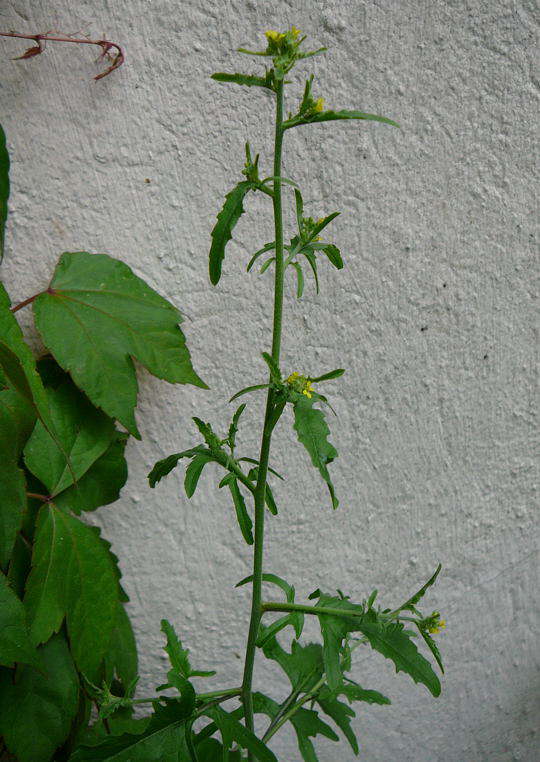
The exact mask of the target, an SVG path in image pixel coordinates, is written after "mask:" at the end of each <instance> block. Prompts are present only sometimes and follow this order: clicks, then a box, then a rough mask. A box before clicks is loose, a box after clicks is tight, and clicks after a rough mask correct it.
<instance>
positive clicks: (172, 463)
mask: <svg viewBox="0 0 540 762" xmlns="http://www.w3.org/2000/svg"><path fill="white" fill-rule="evenodd" d="M202 452H207V453H208V454H210V450H207V449H206V447H204V446H203V445H197V447H192V448H191V449H189V450H184V451H183V452H176V453H173V454H172V455H167V457H166V458H163V459H162V460H158V462H157V463H156V464H155V466H154V467H153V469H152V470H151V471H150V473H149V474H148V481H149V483H150V486H151V487H155V486H156V484H157V483H158V482H159V481H161V480H162V479H163V477H164V476H167V475H168V474H170V473H171V471H172V470H173V469H175V468H176V466H177V465H178V463H179V461H180V460H181V459H182V458H194V457H195V456H196V455H198V454H199V453H202Z"/></svg>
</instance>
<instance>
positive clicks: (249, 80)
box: [210, 71, 273, 90]
mask: <svg viewBox="0 0 540 762" xmlns="http://www.w3.org/2000/svg"><path fill="white" fill-rule="evenodd" d="M210 78H211V79H215V80H216V82H230V83H232V84H235V85H246V87H266V88H268V89H269V90H273V86H272V77H271V74H270V72H268V74H267V75H266V77H257V76H255V75H254V74H228V73H227V72H222V71H218V72H216V73H215V74H211V75H210Z"/></svg>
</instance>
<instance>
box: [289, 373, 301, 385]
mask: <svg viewBox="0 0 540 762" xmlns="http://www.w3.org/2000/svg"><path fill="white" fill-rule="evenodd" d="M299 375H300V374H299V373H297V372H296V371H294V373H291V375H290V376H289V378H288V379H287V383H288V384H294V382H295V381H296V379H297V378H298V376H299Z"/></svg>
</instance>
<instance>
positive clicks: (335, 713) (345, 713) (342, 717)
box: [317, 691, 358, 754]
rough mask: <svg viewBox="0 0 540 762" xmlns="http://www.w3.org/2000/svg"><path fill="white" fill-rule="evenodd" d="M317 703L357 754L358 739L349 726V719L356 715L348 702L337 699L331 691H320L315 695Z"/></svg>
mask: <svg viewBox="0 0 540 762" xmlns="http://www.w3.org/2000/svg"><path fill="white" fill-rule="evenodd" d="M317 703H318V704H319V706H320V707H321V709H322V710H323V712H324V713H325V714H327V715H328V716H329V717H331V718H332V719H333V720H334V722H335V723H336V725H337V726H338V728H339V729H340V730H341V732H342V733H343V735H344V736H345V738H346V739H347V741H348V742H349V744H350V746H351V749H352V750H353V751H354V753H355V754H358V741H357V740H356V736H355V734H354V732H353V729H352V728H351V719H352V718H353V717H356V713H355V711H354V710H353V709H351V707H350V706H349V705H348V704H344V703H343V702H342V701H339V700H338V699H337V698H336V697H335V696H334V695H333V694H332V692H331V691H321V692H320V693H319V694H318V696H317Z"/></svg>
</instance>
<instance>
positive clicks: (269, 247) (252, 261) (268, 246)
mask: <svg viewBox="0 0 540 762" xmlns="http://www.w3.org/2000/svg"><path fill="white" fill-rule="evenodd" d="M275 248H276V242H275V241H272V242H271V243H266V244H265V245H264V246H263V247H262V249H259V251H256V252H255V254H254V255H253V256H252V257H251V259H250V260H249V262H248V266H247V267H246V271H247V272H249V271H250V270H251V268H252V267H253V265H254V264H255V262H256V261H257V260H258V259H259V257H261V256H262V255H263V254H266V252H267V251H271V250H272V249H275Z"/></svg>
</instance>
